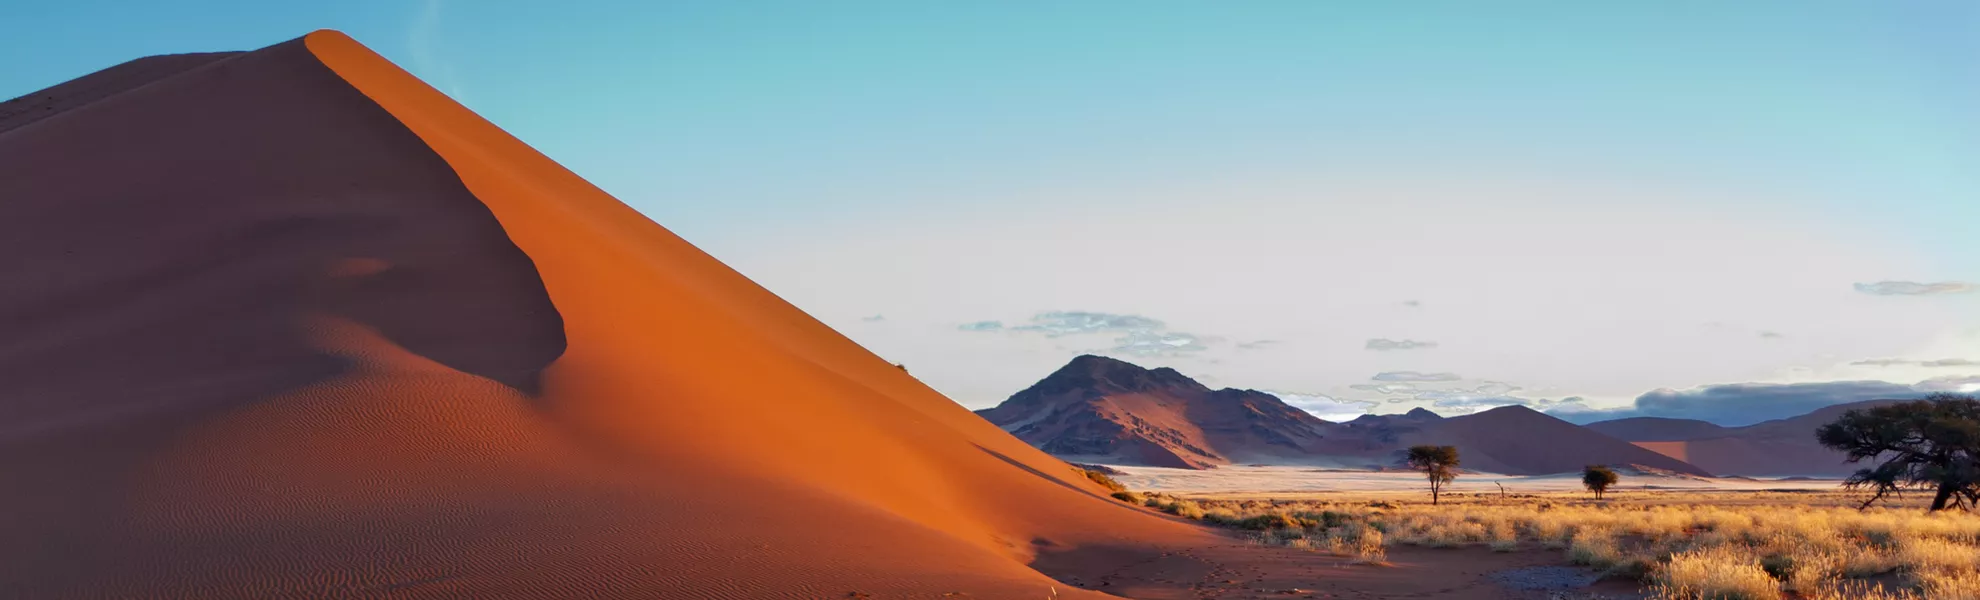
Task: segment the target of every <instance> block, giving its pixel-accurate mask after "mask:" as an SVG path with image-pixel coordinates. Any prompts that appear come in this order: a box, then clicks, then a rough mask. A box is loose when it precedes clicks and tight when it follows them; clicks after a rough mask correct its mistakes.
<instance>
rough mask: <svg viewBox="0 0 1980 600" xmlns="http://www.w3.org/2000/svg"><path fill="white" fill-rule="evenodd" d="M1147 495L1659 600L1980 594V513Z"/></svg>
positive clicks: (1305, 540)
mask: <svg viewBox="0 0 1980 600" xmlns="http://www.w3.org/2000/svg"><path fill="white" fill-rule="evenodd" d="M1145 503H1146V504H1147V505H1148V506H1152V507H1155V508H1158V509H1160V510H1163V511H1165V512H1168V513H1170V514H1174V515H1178V516H1182V517H1185V518H1191V519H1199V520H1203V521H1205V522H1209V523H1212V524H1216V525H1222V526H1225V527H1230V528H1234V529H1240V530H1246V531H1250V532H1252V533H1250V534H1249V535H1250V536H1251V537H1252V538H1253V539H1254V540H1256V541H1257V542H1259V543H1264V544H1270V545H1277V546H1289V547H1293V548H1300V549H1304V550H1312V551H1318V552H1328V553H1332V554H1336V555H1340V556H1348V557H1352V558H1354V562H1357V563H1373V564H1381V563H1383V562H1384V560H1385V558H1386V550H1385V548H1386V547H1387V546H1389V545H1393V544H1405V545H1415V546H1424V547H1461V546H1473V545H1477V546H1484V547H1487V548H1490V549H1492V550H1495V551H1502V552H1509V551H1515V550H1520V549H1549V550H1555V551H1560V552H1562V553H1563V554H1564V557H1565V558H1566V559H1567V560H1568V561H1570V562H1572V563H1574V564H1579V565H1585V566H1588V567H1591V568H1593V569H1596V570H1598V571H1601V572H1604V573H1605V574H1607V575H1608V576H1611V577H1624V578H1629V579H1635V580H1638V581H1641V582H1643V583H1644V585H1645V586H1646V587H1647V589H1649V590H1650V592H1651V593H1652V594H1653V596H1654V597H1656V598H1660V599H1669V600H1679V599H1684V600H1692V599H1696V600H1777V599H1797V598H1798V599H1821V600H1830V599H1838V600H1839V599H1842V598H1864V599H1868V600H1924V599H1944V600H1980V515H1975V514H1973V513H1968V512H1954V511H1942V512H1937V513H1927V512H1924V511H1920V510H1916V509H1887V508H1873V509H1870V510H1866V511H1857V510H1853V509H1849V508H1841V507H1833V506H1766V505H1750V504H1737V503H1735V504H1731V505H1724V506H1715V505H1704V504H1649V505H1644V504H1622V503H1600V504H1594V503H1572V504H1571V503H1556V502H1553V501H1551V500H1548V499H1544V498H1526V499H1522V500H1521V501H1516V502H1501V503H1485V502H1472V503H1458V504H1453V503H1445V504H1444V505H1442V506H1431V505H1428V504H1398V503H1394V502H1350V501H1339V502H1330V501H1286V500H1276V501H1274V500H1233V499H1217V500H1191V499H1185V498H1180V497H1176V496H1172V495H1167V494H1150V495H1148V496H1147V497H1146V498H1145Z"/></svg>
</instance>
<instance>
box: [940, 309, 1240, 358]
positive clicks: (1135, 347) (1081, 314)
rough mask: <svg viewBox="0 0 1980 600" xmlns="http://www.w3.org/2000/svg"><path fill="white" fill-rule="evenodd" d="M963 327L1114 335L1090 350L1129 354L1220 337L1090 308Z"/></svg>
mask: <svg viewBox="0 0 1980 600" xmlns="http://www.w3.org/2000/svg"><path fill="white" fill-rule="evenodd" d="M956 329H959V330H962V331H971V332H991V331H1003V332H1011V333H1018V334H1032V335H1042V336H1044V337H1047V338H1061V337H1067V336H1078V335H1112V336H1114V338H1113V346H1110V347H1107V348H1095V349H1091V350H1087V351H1089V352H1096V353H1108V354H1122V355H1129V356H1143V357H1147V356H1180V355H1186V354H1189V353H1195V352H1202V351H1204V350H1209V349H1210V345H1211V344H1212V343H1214V342H1217V341H1220V339H1219V338H1217V337H1214V336H1205V335H1198V334H1194V333H1188V332H1182V331H1172V330H1170V329H1169V326H1168V324H1166V323H1163V322H1161V321H1159V320H1156V319H1151V318H1148V317H1144V316H1140V315H1124V314H1114V313H1103V312H1088V311H1046V312H1041V313H1038V314H1035V315H1032V316H1031V320H1029V321H1026V322H1025V323H1024V324H1022V325H1011V326H1008V327H1007V326H1005V325H1004V323H1003V322H1002V321H977V322H974V323H964V324H962V325H959V326H957V327H956ZM1270 343H1274V342H1271V341H1270V340H1264V341H1261V342H1251V343H1250V344H1251V345H1250V346H1248V347H1249V348H1261V347H1264V346H1265V345H1269V344H1270Z"/></svg>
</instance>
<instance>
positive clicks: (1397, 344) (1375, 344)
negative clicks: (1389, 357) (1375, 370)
mask: <svg viewBox="0 0 1980 600" xmlns="http://www.w3.org/2000/svg"><path fill="white" fill-rule="evenodd" d="M1363 347H1364V348H1366V349H1369V350H1374V351H1377V352H1387V351H1391V350H1420V349H1427V348H1435V347H1437V343H1436V342H1424V341H1417V340H1391V339H1383V338H1375V339H1372V340H1368V344H1367V345H1366V346H1363Z"/></svg>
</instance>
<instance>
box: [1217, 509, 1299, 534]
mask: <svg viewBox="0 0 1980 600" xmlns="http://www.w3.org/2000/svg"><path fill="white" fill-rule="evenodd" d="M1220 524H1223V523H1220ZM1228 525H1230V526H1232V527H1236V528H1238V529H1249V530H1252V531H1265V530H1267V529H1305V528H1307V527H1311V526H1313V525H1314V523H1313V522H1312V521H1308V520H1305V519H1301V518H1298V517H1294V516H1291V515H1285V514H1279V513H1272V514H1263V515H1258V516H1254V517H1246V518H1242V519H1237V520H1235V521H1232V522H1230V523H1228Z"/></svg>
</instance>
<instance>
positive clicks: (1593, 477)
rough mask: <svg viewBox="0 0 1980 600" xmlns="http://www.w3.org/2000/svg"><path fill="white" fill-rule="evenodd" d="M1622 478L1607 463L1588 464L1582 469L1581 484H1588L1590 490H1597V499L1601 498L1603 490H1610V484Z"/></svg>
mask: <svg viewBox="0 0 1980 600" xmlns="http://www.w3.org/2000/svg"><path fill="white" fill-rule="evenodd" d="M1621 479H1622V478H1621V477H1618V476H1616V472H1615V471H1611V470H1609V467H1608V466H1606V465H1588V467H1587V468H1585V469H1582V470H1581V485H1583V486H1586V487H1587V488H1588V491H1591V492H1595V499H1596V500H1601V499H1602V492H1606V491H1609V486H1612V485H1615V484H1616V482H1617V481H1620V480H1621Z"/></svg>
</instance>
